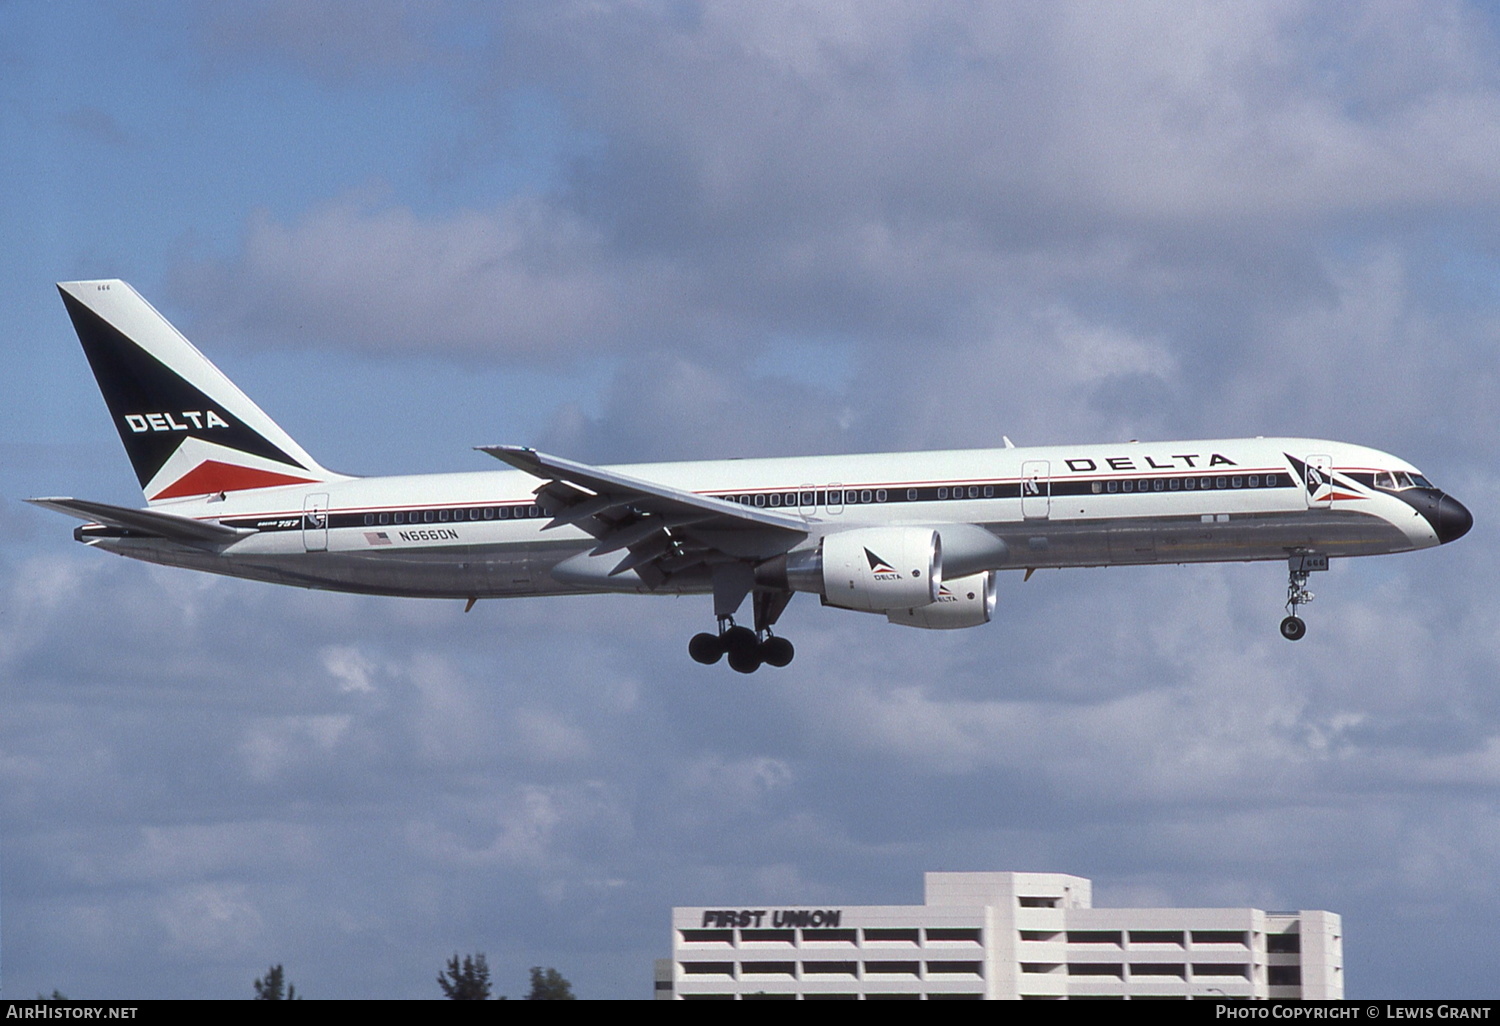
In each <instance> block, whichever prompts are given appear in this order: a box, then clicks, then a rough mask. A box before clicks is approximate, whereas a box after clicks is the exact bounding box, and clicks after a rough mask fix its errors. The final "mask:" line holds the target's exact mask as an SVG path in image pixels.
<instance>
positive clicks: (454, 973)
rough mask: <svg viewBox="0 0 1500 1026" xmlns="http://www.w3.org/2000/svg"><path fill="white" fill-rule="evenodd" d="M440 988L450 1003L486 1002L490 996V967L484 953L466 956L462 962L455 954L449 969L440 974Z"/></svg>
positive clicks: (449, 962) (449, 963)
mask: <svg viewBox="0 0 1500 1026" xmlns="http://www.w3.org/2000/svg"><path fill="white" fill-rule="evenodd" d="M437 981H438V986H439V987H442V988H443V997H445V998H448V999H449V1000H450V1001H485V1000H488V999H489V996H490V967H489V963H488V962H486V961H485V960H484V952H482V951H481V952H480V953H479V954H477V955H465V956H464V958H463V961H462V962H459V960H458V954H457V953H456V952H455V953H454V955H453V957H452V958H450V959H448V968H446V969H444V970H443V971H442V972H441V973H439V974H438V978H437Z"/></svg>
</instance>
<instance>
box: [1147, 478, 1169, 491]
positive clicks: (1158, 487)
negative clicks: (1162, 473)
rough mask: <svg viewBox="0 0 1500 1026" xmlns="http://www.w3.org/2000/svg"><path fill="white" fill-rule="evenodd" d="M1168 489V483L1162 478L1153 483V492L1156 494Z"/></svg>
mask: <svg viewBox="0 0 1500 1026" xmlns="http://www.w3.org/2000/svg"><path fill="white" fill-rule="evenodd" d="M1166 487H1167V483H1166V482H1165V481H1163V480H1162V479H1161V478H1157V479H1156V480H1155V481H1152V482H1151V490H1152V491H1154V492H1159V491H1161V490H1162V489H1164V488H1166Z"/></svg>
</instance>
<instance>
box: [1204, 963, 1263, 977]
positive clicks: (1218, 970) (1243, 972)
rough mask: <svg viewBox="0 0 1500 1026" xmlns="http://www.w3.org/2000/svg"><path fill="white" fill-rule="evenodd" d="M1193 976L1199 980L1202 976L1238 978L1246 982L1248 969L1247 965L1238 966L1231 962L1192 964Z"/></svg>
mask: <svg viewBox="0 0 1500 1026" xmlns="http://www.w3.org/2000/svg"><path fill="white" fill-rule="evenodd" d="M1193 975H1194V976H1195V977H1199V978H1201V977H1204V976H1238V977H1240V978H1241V979H1244V980H1248V979H1249V978H1250V967H1249V966H1248V965H1238V964H1236V963H1233V962H1194V963H1193Z"/></svg>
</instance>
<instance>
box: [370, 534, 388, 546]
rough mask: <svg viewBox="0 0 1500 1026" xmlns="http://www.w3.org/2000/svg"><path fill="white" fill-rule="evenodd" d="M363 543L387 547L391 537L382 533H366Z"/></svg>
mask: <svg viewBox="0 0 1500 1026" xmlns="http://www.w3.org/2000/svg"><path fill="white" fill-rule="evenodd" d="M365 541H367V542H369V543H370V544H371V545H389V544H390V543H391V536H390V535H388V534H386V533H385V532H384V531H366V532H365Z"/></svg>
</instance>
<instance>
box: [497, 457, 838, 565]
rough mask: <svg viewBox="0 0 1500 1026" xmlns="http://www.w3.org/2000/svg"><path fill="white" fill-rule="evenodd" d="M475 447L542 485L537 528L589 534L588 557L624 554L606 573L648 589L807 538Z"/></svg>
mask: <svg viewBox="0 0 1500 1026" xmlns="http://www.w3.org/2000/svg"><path fill="white" fill-rule="evenodd" d="M477 448H478V449H479V451H481V452H487V453H489V454H490V455H491V456H493V457H495V458H496V459H497V460H500V461H501V462H503V463H508V464H510V465H511V466H513V467H515V468H516V469H517V470H523V471H525V472H526V473H528V474H530V475H531V476H533V477H536V478H539V479H540V480H542V481H544V482H546V483H545V484H543V485H542V486H541V487H539V488H537V489H536V496H537V498H538V500H540V502H541V505H542V508H543V509H545V510H546V511H547V513H548V514H549V515H550V516H551V518H552V519H551V520H550V521H549V522H548V523H547V525H546V527H545V528H544V530H551V529H553V528H557V527H563V526H573V527H577V528H579V529H580V530H582V531H584V532H586V533H588V534H589V535H591V536H593V537H594V538H595V539H596V540H597V541H598V544H597V545H596V546H595V547H594V549H593V551H592V552H590V553H589V555H590V556H591V557H593V556H601V555H605V554H607V553H610V552H617V551H619V550H621V549H626V550H628V552H627V554H626V556H625V557H624V558H623V559H622V560H621V561H620V562H619V563H618V564H617V565H616V566H615V567H614V568H613V569H612V570H611V571H610V576H614V575H617V574H622V573H625V572H626V571H629V570H634V571H635V572H636V573H637V574H638V575H639V576H640V577H641V579H642V580H644V581H645V582H646V583H647V584H648V585H651V586H653V587H655V586H657V585H659V584H661V583H662V582H664V581H665V580H666V579H667V577H669V576H671V575H672V574H674V573H678V572H680V571H683V570H688V569H692V568H693V567H698V566H708V567H710V568H711V567H712V566H713V565H715V564H722V563H729V562H736V561H739V560H745V559H769V558H771V557H773V556H778V555H781V554H782V553H784V552H786V551H788V550H789V549H791V548H793V547H794V546H796V545H797V544H798V543H799V542H801V541H803V540H804V539H806V538H807V536H808V534H809V532H808V528H807V524H806V523H805V522H804V521H803V520H802V518H801V517H796V516H788V515H787V514H785V513H779V512H776V511H773V510H767V509H759V508H756V507H750V506H741V505H739V504H738V503H734V502H728V501H726V500H724V499H717V498H714V497H712V496H706V495H698V494H697V493H695V492H689V491H684V490H682V489H679V488H673V487H671V486H669V485H664V484H659V483H657V482H654V481H647V480H643V479H641V478H637V477H631V476H630V475H628V474H621V473H618V472H616V471H613V470H608V469H606V468H603V467H593V466H589V465H588V464H584V463H575V462H573V461H572V460H565V459H561V458H559V457H556V456H549V455H547V454H546V453H541V452H537V451H536V450H535V449H530V448H527V447H525V446H519V445H482V446H478V447H477Z"/></svg>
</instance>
